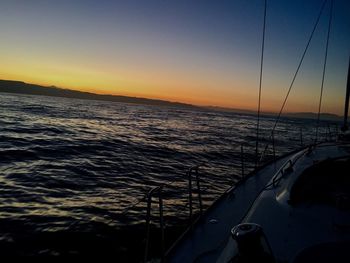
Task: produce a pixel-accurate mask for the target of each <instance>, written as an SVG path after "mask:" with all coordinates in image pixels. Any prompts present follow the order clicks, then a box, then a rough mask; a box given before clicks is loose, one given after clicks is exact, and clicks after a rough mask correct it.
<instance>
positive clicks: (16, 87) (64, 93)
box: [0, 80, 197, 108]
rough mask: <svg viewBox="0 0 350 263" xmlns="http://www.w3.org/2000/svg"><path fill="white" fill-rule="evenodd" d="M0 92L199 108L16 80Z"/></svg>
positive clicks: (1, 84) (0, 85) (6, 82)
mask: <svg viewBox="0 0 350 263" xmlns="http://www.w3.org/2000/svg"><path fill="white" fill-rule="evenodd" d="M0 92H6V93H20V94H29V95H42V96H54V97H64V98H76V99H85V100H103V101H115V102H124V103H136V104H147V105H157V106H175V107H185V108H197V106H194V105H191V104H186V103H180V102H171V101H165V100H158V99H147V98H139V97H128V96H120V95H101V94H95V93H90V92H82V91H76V90H71V89H63V88H58V87H55V86H50V87H45V86H40V85H36V84H28V83H25V82H22V81H14V80H0Z"/></svg>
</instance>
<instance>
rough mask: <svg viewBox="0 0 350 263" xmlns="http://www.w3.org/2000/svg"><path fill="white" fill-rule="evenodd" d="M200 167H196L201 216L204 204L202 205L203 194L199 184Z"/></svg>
mask: <svg viewBox="0 0 350 263" xmlns="http://www.w3.org/2000/svg"><path fill="white" fill-rule="evenodd" d="M198 168H199V167H198V166H197V167H196V169H195V171H196V181H197V191H198V201H199V211H200V214H202V213H203V204H202V193H201V186H200V183H199V172H198Z"/></svg>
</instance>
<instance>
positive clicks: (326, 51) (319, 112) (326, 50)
mask: <svg viewBox="0 0 350 263" xmlns="http://www.w3.org/2000/svg"><path fill="white" fill-rule="evenodd" d="M332 18H333V0H331V8H330V11H329V21H328V32H327V41H326V49H325V54H324V62H323V72H322V82H321V91H320V100H319V103H318V114H317V123H316V136H315V144H316V143H317V138H318V128H319V124H320V115H321V106H322V96H323V87H324V77H325V73H326V65H327V57H328V44H329V35H330V31H331V24H332Z"/></svg>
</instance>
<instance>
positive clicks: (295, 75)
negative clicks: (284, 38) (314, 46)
mask: <svg viewBox="0 0 350 263" xmlns="http://www.w3.org/2000/svg"><path fill="white" fill-rule="evenodd" d="M326 2H327V0H324V1H323V3H322V6H321V9H320V12H319V14H318V16H317V19H316V22H315V25H314V27H313V29H312V32H311V34H310V36H309V39H308V41H307V44H306V46H305V49H304V52H303V54H302V56H301V59H300V61H299V64H298V67H297V69H296V71H295V73H294V76H293V79H292V81H291V83H290V85H289V88H288V92H287V94H286V96H285V98H284V101H283V103H282V106H281V109H280V111H279V113H278V115H277V118H276V120H275V123H274V125H273V128H272V130H271V134H270V137H269V138H270V139H271V138H272V137H273V134H274V132H275V130H276V127H277V124H278V122H279V120H280V118H281V115H282V112H283V109H284V107H285V105H286V103H287V100H288V97H289V94H290V92H291V90H292V88H293V85H294V82H295V80H296V77H297V75H298V73H299V70H300V67H301V65H302V63H303V61H304V58H305V55H306V52H307V50H308V49H309V46H310V43H311V40H312V38H313V36H314V33H315V31H316V28H317V26H318V23H319V21H320V18H321V15H322V13H323V9H324V7H325V4H326ZM268 146H269V143H267V144H266V146H265V149H264V151H263V152H262V154H261V157H260V161H261V160H262V159H263V157H264V155H265V153H266V150H267V148H268Z"/></svg>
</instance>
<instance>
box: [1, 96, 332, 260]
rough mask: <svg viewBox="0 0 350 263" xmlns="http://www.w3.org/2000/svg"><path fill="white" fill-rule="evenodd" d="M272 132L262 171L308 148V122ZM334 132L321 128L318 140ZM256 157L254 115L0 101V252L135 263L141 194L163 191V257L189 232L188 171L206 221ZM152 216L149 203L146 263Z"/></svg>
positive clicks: (48, 100)
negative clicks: (267, 164) (277, 159)
mask: <svg viewBox="0 0 350 263" xmlns="http://www.w3.org/2000/svg"><path fill="white" fill-rule="evenodd" d="M275 120H276V117H275V116H265V115H263V116H262V117H261V119H260V131H259V137H260V140H259V144H258V146H259V157H261V154H262V152H264V150H265V154H264V156H263V158H262V159H261V160H262V162H264V161H267V160H269V159H270V160H271V158H275V157H278V156H280V155H283V154H285V153H287V152H289V151H292V150H295V149H298V148H300V147H302V146H304V145H307V144H309V143H312V142H314V140H315V130H316V120H312V119H301V118H290V117H289V118H287V117H283V116H282V118H281V119H280V122H279V123H278V125H277V128H276V130H275V132H274V133H273V135H274V136H273V140H272V137H271V127H273V125H274V123H275ZM337 130H338V123H334V122H333V123H329V122H321V123H320V127H319V131H318V140H319V141H320V140H330V139H332V138H334V137H335V136H336V134H337ZM255 146H256V116H255V115H251V114H246V113H235V112H229V111H226V112H225V111H214V110H210V109H205V108H190V107H188V108H187V107H184V108H181V107H170V106H169V107H168V106H152V105H138V104H127V103H117V102H108V101H94V100H80V99H71V98H60V97H47V96H33V95H20V94H9V93H0V244H1V245H0V252H1V254H2V255H8V256H13V255H17V256H33V257H37V256H39V257H40V256H42V257H46V256H67V257H71V256H73V257H74V256H101V255H103V256H105V257H107V256H108V257H111V258H115V259H116V260H119V262H141V261H142V260H143V255H144V247H145V242H146V238H147V237H146V232H147V231H146V227H145V226H146V225H145V222H146V219H147V200H148V199H147V193H148V192H149V191H150V190H152V189H153V188H155V187H161V197H162V201H163V214H164V223H165V238H166V241H165V242H166V246H168V247H169V246H170V245H171V243H172V242H174V241H175V240H176V238H177V237H178V236H179V234H180V233H181V232H182V231H183V230H184V229H185V228H186V226H187V224H188V221H189V202H188V196H189V191H188V171H189V169H190V168H191V167H194V166H198V167H199V168H198V175H199V182H200V188H201V190H200V191H201V196H202V201H203V206H204V209H206V208H208V207H209V206H210V205H211V204H212V203H213V202H214V201H215V200H216V199H217V198H218V197H219V196H220V195H221V194H222V193H223V192H224V191H225V190H227V189H228V188H229V187H231V186H233V185H234V184H235V183H237V182H238V181H239V180H241V178H242V177H245V176H248V174H249V173H250V172H251V171H252V170H253V169H254V167H255V165H256V159H257V158H256V154H255ZM259 164H260V163H259ZM194 178H195V176H194ZM193 180H194V181H193V189H192V190H193V209H194V214H196V213H197V212H198V209H199V202H198V190H197V188H196V187H197V184H196V181H195V179H193ZM158 204H159V195H158V194H157V195H156V196H154V197H153V198H152V202H151V217H150V220H151V231H150V236H151V237H150V240H149V243H150V250H151V251H154V255H157V251H158V250H159V249H158V248H159V222H160V221H159V205H158ZM151 255H152V254H151Z"/></svg>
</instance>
